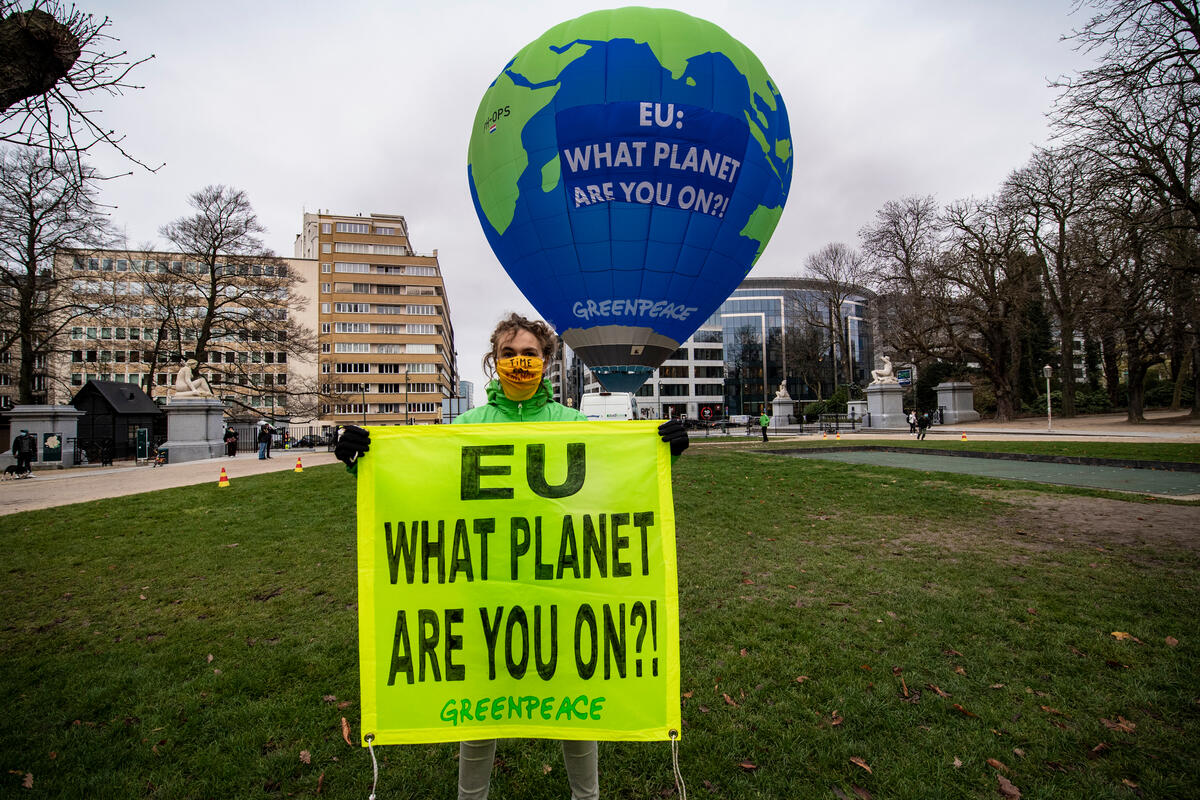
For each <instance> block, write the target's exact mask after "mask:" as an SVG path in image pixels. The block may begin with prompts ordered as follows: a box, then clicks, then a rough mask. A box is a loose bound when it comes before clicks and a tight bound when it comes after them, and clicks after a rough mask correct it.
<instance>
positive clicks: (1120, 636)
mask: <svg viewBox="0 0 1200 800" xmlns="http://www.w3.org/2000/svg"><path fill="white" fill-rule="evenodd" d="M1112 635H1113V638H1114V639H1116V640H1117V641H1118V642H1123V641H1125V640H1126V639H1132V640H1133V641H1135V642H1137V643H1138V644H1142V640H1141V639H1139V638H1138V637H1136V636H1134V635H1133V634H1130V633H1126V632H1125V631H1113V632H1112Z"/></svg>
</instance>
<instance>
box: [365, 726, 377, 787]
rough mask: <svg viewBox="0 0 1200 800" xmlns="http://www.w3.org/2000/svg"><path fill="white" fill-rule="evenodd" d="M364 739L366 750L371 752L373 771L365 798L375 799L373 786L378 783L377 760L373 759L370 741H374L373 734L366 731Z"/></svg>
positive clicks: (373, 753)
mask: <svg viewBox="0 0 1200 800" xmlns="http://www.w3.org/2000/svg"><path fill="white" fill-rule="evenodd" d="M366 740H367V752H369V753H370V754H371V769H372V771H373V772H374V773H375V776H374V777H373V778H372V779H371V793H370V794H369V795H367V800H375V787H376V786H378V785H379V762H378V761H376V760H375V748H374V747H371V742H373V741H375V735H374V734H372V733H368V734H367V737H366Z"/></svg>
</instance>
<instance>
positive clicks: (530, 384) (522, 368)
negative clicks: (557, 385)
mask: <svg viewBox="0 0 1200 800" xmlns="http://www.w3.org/2000/svg"><path fill="white" fill-rule="evenodd" d="M496 373H497V376H498V377H499V378H500V386H501V387H502V388H503V389H504V394H505V396H507V397H508V399H509V400H528V399H529V398H531V397H533V394H534V392H536V391H537V389H538V386H540V385H541V383H542V360H541V359H540V358H537V357H536V356H513V357H512V358H505V359H503V360H501V361H497V362H496Z"/></svg>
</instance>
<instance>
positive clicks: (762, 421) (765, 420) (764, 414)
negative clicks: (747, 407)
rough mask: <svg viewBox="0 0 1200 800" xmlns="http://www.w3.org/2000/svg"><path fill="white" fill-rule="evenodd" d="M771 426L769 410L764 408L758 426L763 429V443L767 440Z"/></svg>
mask: <svg viewBox="0 0 1200 800" xmlns="http://www.w3.org/2000/svg"><path fill="white" fill-rule="evenodd" d="M770 424H771V418H770V417H768V416H767V410H766V409H765V408H764V409H763V412H762V416H760V417H759V418H758V426H759V427H760V428H762V435H763V441H764V442H765V441H766V440H767V426H768V425H770Z"/></svg>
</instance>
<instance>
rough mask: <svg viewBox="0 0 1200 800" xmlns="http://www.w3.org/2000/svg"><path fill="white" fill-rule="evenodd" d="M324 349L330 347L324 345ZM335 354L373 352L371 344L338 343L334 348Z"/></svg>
mask: <svg viewBox="0 0 1200 800" xmlns="http://www.w3.org/2000/svg"><path fill="white" fill-rule="evenodd" d="M322 347H328V345H322ZM323 352H329V351H328V350H325V351H323ZM333 352H335V353H369V352H371V345H370V343H369V342H336V343H335V344H334V346H333Z"/></svg>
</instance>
